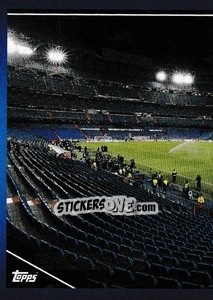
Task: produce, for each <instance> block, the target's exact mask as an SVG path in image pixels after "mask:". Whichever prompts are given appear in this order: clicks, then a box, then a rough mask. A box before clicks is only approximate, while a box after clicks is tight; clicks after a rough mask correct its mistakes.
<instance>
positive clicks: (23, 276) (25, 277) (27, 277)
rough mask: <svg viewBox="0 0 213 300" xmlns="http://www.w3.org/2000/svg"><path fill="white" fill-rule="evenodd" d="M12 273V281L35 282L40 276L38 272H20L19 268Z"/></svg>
mask: <svg viewBox="0 0 213 300" xmlns="http://www.w3.org/2000/svg"><path fill="white" fill-rule="evenodd" d="M12 274H13V275H14V276H13V279H12V282H35V281H36V279H37V276H38V273H36V274H29V272H20V271H19V270H16V271H14V272H12Z"/></svg>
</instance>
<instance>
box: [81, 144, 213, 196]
mask: <svg viewBox="0 0 213 300" xmlns="http://www.w3.org/2000/svg"><path fill="white" fill-rule="evenodd" d="M103 144H104V145H107V146H108V152H109V153H110V154H112V155H114V156H117V155H118V154H120V155H123V156H124V158H125V160H126V161H129V160H130V159H131V158H134V159H135V162H136V167H137V169H139V170H140V171H141V172H144V173H146V174H150V173H151V172H159V171H161V172H162V173H163V175H165V176H166V177H167V178H168V180H171V172H172V170H173V169H174V168H175V169H176V171H177V173H178V177H177V181H178V183H179V184H180V185H183V184H184V181H185V179H186V178H185V177H187V178H189V182H190V186H191V188H195V187H196V181H195V178H196V176H197V175H198V174H199V175H200V176H201V177H202V190H203V191H204V190H205V191H206V192H207V193H209V194H211V195H212V194H213V170H212V168H213V143H209V142H203V141H190V142H181V141H139V142H134V141H131V142H107V143H103V142H87V143H81V145H82V146H83V147H84V146H85V145H86V146H87V147H88V148H90V149H93V150H96V149H97V148H98V147H101V145H103ZM150 168H151V169H152V170H151V171H150Z"/></svg>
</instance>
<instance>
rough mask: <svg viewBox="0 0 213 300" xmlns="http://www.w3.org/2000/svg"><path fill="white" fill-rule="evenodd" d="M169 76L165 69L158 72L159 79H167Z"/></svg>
mask: <svg viewBox="0 0 213 300" xmlns="http://www.w3.org/2000/svg"><path fill="white" fill-rule="evenodd" d="M166 78H167V75H166V73H165V72H164V71H160V72H158V73H157V74H156V79H157V80H159V81H165V80H166Z"/></svg>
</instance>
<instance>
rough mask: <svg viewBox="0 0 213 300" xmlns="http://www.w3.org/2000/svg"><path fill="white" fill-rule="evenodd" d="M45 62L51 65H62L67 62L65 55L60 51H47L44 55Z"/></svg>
mask: <svg viewBox="0 0 213 300" xmlns="http://www.w3.org/2000/svg"><path fill="white" fill-rule="evenodd" d="M46 57H47V60H48V61H49V62H50V63H53V64H63V63H65V62H66V61H67V54H66V53H65V52H64V51H63V50H61V49H57V48H56V49H52V50H49V51H48V52H47V54H46Z"/></svg>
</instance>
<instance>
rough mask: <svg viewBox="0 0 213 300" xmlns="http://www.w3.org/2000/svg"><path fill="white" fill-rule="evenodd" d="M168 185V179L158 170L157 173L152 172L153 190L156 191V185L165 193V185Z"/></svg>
mask: <svg viewBox="0 0 213 300" xmlns="http://www.w3.org/2000/svg"><path fill="white" fill-rule="evenodd" d="M168 185H169V182H168V180H167V179H166V177H165V176H163V174H162V173H161V171H159V173H154V174H153V175H152V188H153V192H154V193H156V190H157V187H159V188H162V190H163V193H165V194H166V191H167V187H168Z"/></svg>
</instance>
